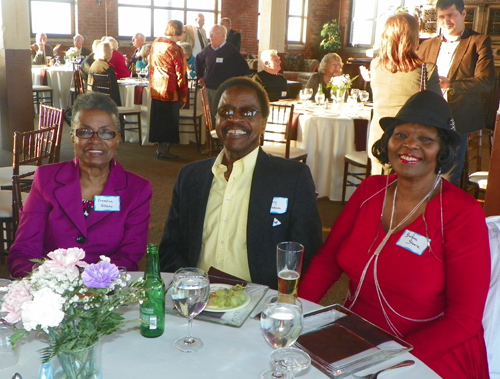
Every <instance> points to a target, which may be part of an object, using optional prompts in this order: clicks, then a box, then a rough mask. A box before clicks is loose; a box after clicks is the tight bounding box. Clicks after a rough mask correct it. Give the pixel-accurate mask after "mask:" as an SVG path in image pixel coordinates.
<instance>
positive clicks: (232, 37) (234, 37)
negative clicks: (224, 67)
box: [220, 17, 241, 51]
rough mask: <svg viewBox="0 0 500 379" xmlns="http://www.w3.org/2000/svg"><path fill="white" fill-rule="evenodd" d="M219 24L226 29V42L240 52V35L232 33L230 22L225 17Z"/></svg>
mask: <svg viewBox="0 0 500 379" xmlns="http://www.w3.org/2000/svg"><path fill="white" fill-rule="evenodd" d="M220 24H221V25H222V26H225V27H226V29H227V35H226V41H227V42H229V43H230V44H231V45H233V46H234V47H236V48H237V49H238V51H240V50H241V34H240V33H238V32H235V31H234V29H233V28H232V26H231V20H230V19H229V18H227V17H224V18H222V19H221V20H220Z"/></svg>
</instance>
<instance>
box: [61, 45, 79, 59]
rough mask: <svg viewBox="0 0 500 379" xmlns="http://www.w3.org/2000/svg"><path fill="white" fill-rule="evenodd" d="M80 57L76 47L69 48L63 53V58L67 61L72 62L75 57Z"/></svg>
mask: <svg viewBox="0 0 500 379" xmlns="http://www.w3.org/2000/svg"><path fill="white" fill-rule="evenodd" d="M80 55H81V53H80V50H78V49H77V48H76V47H70V48H69V49H68V50H66V51H65V52H64V56H65V57H66V58H68V59H69V60H74V59H75V58H76V57H79V56H80Z"/></svg>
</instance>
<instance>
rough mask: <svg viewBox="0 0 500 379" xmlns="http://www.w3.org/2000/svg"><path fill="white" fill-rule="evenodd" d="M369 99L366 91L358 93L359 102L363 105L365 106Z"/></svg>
mask: <svg viewBox="0 0 500 379" xmlns="http://www.w3.org/2000/svg"><path fill="white" fill-rule="evenodd" d="M369 97H370V93H369V92H368V91H359V100H361V102H362V103H363V105H365V104H366V102H367V101H368V98H369Z"/></svg>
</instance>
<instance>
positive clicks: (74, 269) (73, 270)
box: [43, 247, 87, 280]
mask: <svg viewBox="0 0 500 379" xmlns="http://www.w3.org/2000/svg"><path fill="white" fill-rule="evenodd" d="M47 256H48V257H49V258H50V259H51V260H47V261H45V262H44V264H43V266H44V268H45V269H47V270H48V271H49V272H51V273H52V274H54V275H57V274H64V275H66V276H67V277H68V279H70V280H73V279H75V278H77V277H78V275H79V274H80V272H79V270H78V266H79V267H85V266H87V263H86V262H84V261H82V260H81V259H83V258H85V251H84V250H83V249H80V248H77V247H72V248H69V249H57V250H54V251H51V252H50V253H48V254H47Z"/></svg>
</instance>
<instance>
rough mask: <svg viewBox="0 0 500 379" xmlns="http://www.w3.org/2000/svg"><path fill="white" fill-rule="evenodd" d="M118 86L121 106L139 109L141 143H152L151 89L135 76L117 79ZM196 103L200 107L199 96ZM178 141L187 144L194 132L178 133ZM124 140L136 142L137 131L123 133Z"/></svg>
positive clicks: (203, 132) (183, 126)
mask: <svg viewBox="0 0 500 379" xmlns="http://www.w3.org/2000/svg"><path fill="white" fill-rule="evenodd" d="M118 88H119V90H120V99H121V102H122V106H124V107H133V108H140V109H141V129H142V144H143V145H152V143H150V142H149V120H150V117H151V90H150V88H149V84H148V82H147V79H146V80H141V79H136V78H126V79H122V80H118ZM197 102H198V105H197V107H200V108H199V109H201V96H198V99H197ZM179 130H181V131H182V130H192V126H191V125H181V126H180V128H179ZM179 139H180V143H181V144H182V145H187V144H189V143H190V142H191V141H193V142H195V137H194V134H191V133H179ZM125 141H127V142H137V133H128V132H126V134H125ZM201 143H202V144H203V143H205V121H204V118H202V124H201Z"/></svg>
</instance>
